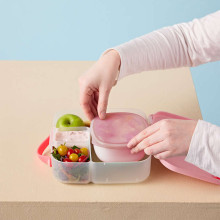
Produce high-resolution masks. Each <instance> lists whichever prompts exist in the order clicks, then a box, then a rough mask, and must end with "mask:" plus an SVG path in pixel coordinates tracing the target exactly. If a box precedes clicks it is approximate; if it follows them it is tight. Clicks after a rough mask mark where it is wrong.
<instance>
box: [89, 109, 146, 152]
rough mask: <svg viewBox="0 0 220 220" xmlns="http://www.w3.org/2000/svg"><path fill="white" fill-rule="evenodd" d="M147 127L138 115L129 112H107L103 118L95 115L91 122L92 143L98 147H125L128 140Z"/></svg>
mask: <svg viewBox="0 0 220 220" xmlns="http://www.w3.org/2000/svg"><path fill="white" fill-rule="evenodd" d="M146 127H147V121H146V120H145V119H144V118H143V117H142V116H140V115H138V114H134V113H129V112H114V113H107V115H106V118H105V120H101V119H99V117H96V118H94V119H93V121H92V123H91V134H92V142H93V144H95V145H97V146H100V147H108V148H109V147H111V148H112V147H113V148H114V147H125V145H127V143H128V142H129V140H131V139H132V138H133V137H134V136H136V135H137V134H138V133H139V132H141V131H142V130H143V129H145V128H146Z"/></svg>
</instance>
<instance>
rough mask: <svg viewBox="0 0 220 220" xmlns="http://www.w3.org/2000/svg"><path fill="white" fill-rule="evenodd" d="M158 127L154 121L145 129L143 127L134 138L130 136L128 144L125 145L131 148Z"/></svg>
mask: <svg viewBox="0 0 220 220" xmlns="http://www.w3.org/2000/svg"><path fill="white" fill-rule="evenodd" d="M159 129H160V127H159V125H158V123H155V124H153V125H151V126H149V127H147V128H146V129H144V130H143V131H141V132H140V133H139V134H138V135H136V136H135V137H134V138H132V139H131V140H130V141H129V142H128V144H127V147H128V148H132V147H135V146H136V145H137V144H139V143H140V142H141V141H142V140H143V139H144V138H146V137H148V136H150V135H152V134H153V133H155V132H157V131H158V130H159Z"/></svg>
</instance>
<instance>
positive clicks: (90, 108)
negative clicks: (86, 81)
mask: <svg viewBox="0 0 220 220" xmlns="http://www.w3.org/2000/svg"><path fill="white" fill-rule="evenodd" d="M92 99H93V91H92V89H90V88H88V87H84V86H81V87H80V105H81V106H82V108H83V110H84V112H85V114H86V117H87V118H88V119H89V120H92V119H93V118H94V117H95V116H96V111H95V106H94V105H93V103H92Z"/></svg>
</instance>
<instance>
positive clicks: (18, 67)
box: [0, 61, 220, 220]
mask: <svg viewBox="0 0 220 220" xmlns="http://www.w3.org/2000/svg"><path fill="white" fill-rule="evenodd" d="M92 63H93V62H87V61H74V62H49V61H48V62H46V61H45V62H26V61H0V76H1V79H0V106H1V107H0V122H1V126H0V134H1V135H0V219H1V220H5V219H50V218H51V219H66V218H67V217H68V218H71V217H72V219H85V218H87V219H113V218H115V219H132V218H135V219H147V217H151V218H150V219H164V218H165V219H176V218H177V217H178V218H179V219H198V218H200V219H208V218H209V219H219V218H220V217H219V216H220V187H219V186H216V185H213V184H209V183H205V182H202V181H199V180H196V179H193V178H189V177H186V176H183V175H180V174H176V173H174V172H171V171H169V170H168V169H166V168H165V167H163V166H162V165H161V164H160V162H159V161H158V160H156V159H153V160H152V169H151V174H150V177H149V178H148V179H147V180H146V181H144V182H142V183H139V184H122V185H96V184H88V185H65V184H62V183H59V182H58V181H57V180H56V179H55V178H54V177H53V175H52V170H51V168H50V167H49V166H47V165H46V164H43V163H42V162H41V161H39V159H38V158H37V157H36V149H37V147H38V145H39V144H40V143H41V142H42V141H43V140H44V139H45V138H46V137H47V136H48V134H49V132H50V129H51V125H52V119H53V115H54V114H55V113H56V112H57V111H62V110H66V109H68V110H69V109H78V110H79V111H81V109H80V106H79V99H78V94H79V91H78V90H79V89H78V83H77V78H78V76H79V75H80V74H81V73H83V72H84V71H86V70H87V69H88V68H89V66H91V65H92ZM109 107H116V108H119V107H123V108H137V109H141V110H143V111H144V112H145V113H146V114H150V113H155V112H157V111H160V110H163V111H169V112H172V113H176V114H180V115H183V116H187V117H191V118H194V119H199V118H201V113H200V109H199V105H198V101H197V97H196V93H195V89H194V86H193V82H192V78H191V75H190V71H189V69H188V68H181V69H174V70H166V71H154V72H148V73H142V74H136V75H133V76H129V77H127V78H125V79H123V80H121V81H119V82H118V84H117V86H116V87H114V88H113V90H112V92H111V95H110V100H109ZM81 113H82V111H81ZM84 119H85V118H84ZM119 216H120V217H119Z"/></svg>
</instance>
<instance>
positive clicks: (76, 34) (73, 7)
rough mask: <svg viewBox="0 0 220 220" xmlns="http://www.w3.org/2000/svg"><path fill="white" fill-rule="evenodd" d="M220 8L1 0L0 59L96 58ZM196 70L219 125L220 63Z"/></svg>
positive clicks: (166, 0)
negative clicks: (113, 49)
mask: <svg viewBox="0 0 220 220" xmlns="http://www.w3.org/2000/svg"><path fill="white" fill-rule="evenodd" d="M219 9H220V1H219V0H209V1H208V0H185V1H183V0H136V1H135V0H78V1H76V0H75V1H74V0H38V1H30V0H7V1H3V0H0V59H1V60H96V59H97V58H98V57H99V55H100V54H101V53H102V52H103V51H104V50H105V49H106V48H109V47H111V46H115V45H118V44H120V43H123V42H125V41H128V40H130V39H132V38H135V37H137V36H140V35H143V34H145V33H148V32H150V31H153V30H155V29H158V28H161V27H163V26H168V25H173V24H175V23H180V22H187V21H190V20H192V19H193V18H195V17H202V16H204V15H206V14H208V13H211V12H214V11H216V10H219ZM192 75H193V80H194V83H195V87H196V90H197V95H198V98H199V102H200V106H201V110H202V113H203V117H204V119H205V120H208V121H210V122H213V123H217V124H219V125H220V101H219V95H218V94H220V88H219V87H220V86H219V84H220V64H219V63H214V64H208V65H203V66H200V67H196V68H192Z"/></svg>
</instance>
